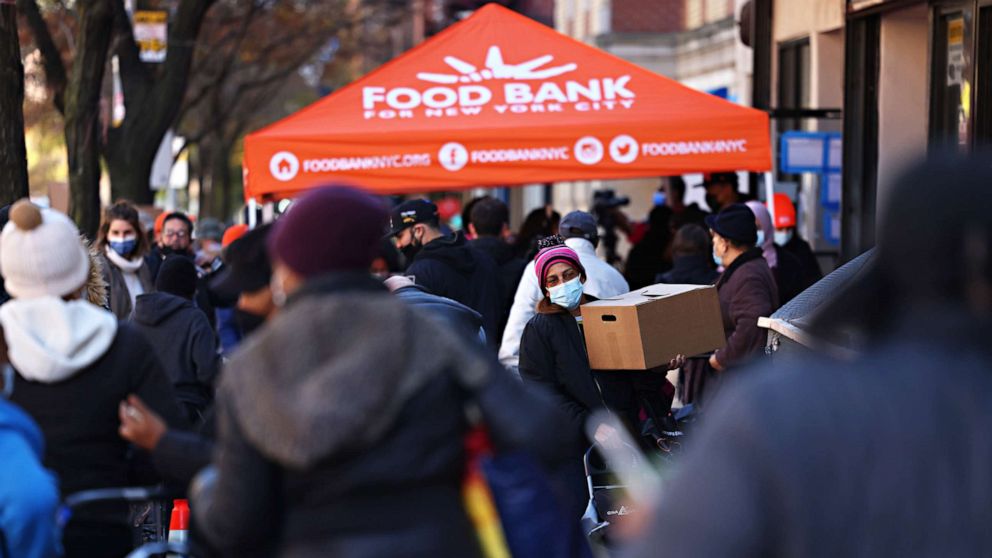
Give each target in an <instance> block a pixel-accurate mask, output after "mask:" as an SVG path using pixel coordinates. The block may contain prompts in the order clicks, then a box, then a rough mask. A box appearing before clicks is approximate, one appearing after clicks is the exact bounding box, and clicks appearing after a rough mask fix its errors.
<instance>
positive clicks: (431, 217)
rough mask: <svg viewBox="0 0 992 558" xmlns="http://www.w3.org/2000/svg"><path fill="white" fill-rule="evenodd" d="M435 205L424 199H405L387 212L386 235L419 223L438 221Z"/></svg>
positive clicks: (394, 234) (395, 233) (396, 233)
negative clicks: (387, 229) (387, 230)
mask: <svg viewBox="0 0 992 558" xmlns="http://www.w3.org/2000/svg"><path fill="white" fill-rule="evenodd" d="M438 219H439V217H438V213H437V206H436V205H434V204H433V203H432V202H430V201H428V200H425V199H416V200H407V201H405V202H403V203H401V204H399V205H397V206H396V207H394V208H393V210H392V212H390V214H389V232H388V233H387V236H396V235H398V234H400V233H401V232H403V231H404V230H405V229H408V228H410V227H412V226H414V225H416V224H419V223H427V222H431V221H435V222H436V221H438Z"/></svg>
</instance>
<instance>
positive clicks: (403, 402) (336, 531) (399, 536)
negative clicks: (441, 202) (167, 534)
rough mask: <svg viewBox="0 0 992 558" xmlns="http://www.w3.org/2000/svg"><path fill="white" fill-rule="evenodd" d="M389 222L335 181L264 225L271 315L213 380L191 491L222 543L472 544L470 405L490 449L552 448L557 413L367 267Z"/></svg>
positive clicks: (385, 551) (431, 547)
mask: <svg viewBox="0 0 992 558" xmlns="http://www.w3.org/2000/svg"><path fill="white" fill-rule="evenodd" d="M386 221H387V211H386V208H385V207H384V206H383V205H382V203H381V201H380V200H378V199H377V198H375V197H374V196H372V195H371V194H369V193H367V192H365V191H362V190H358V189H356V188H351V187H344V186H331V187H322V188H316V189H314V190H311V191H310V192H309V193H307V194H306V195H305V196H303V197H302V198H301V199H299V200H298V201H297V202H296V204H295V205H294V207H293V210H292V211H290V212H289V213H287V214H286V215H285V216H283V217H282V218H281V219H280V220H278V221H276V223H275V225H274V228H273V230H272V233H271V236H270V238H269V241H268V245H269V248H270V254H271V257H272V259H273V276H272V281H271V289H272V297H273V301H274V302H275V303H276V304H277V305H278V306H279V307H280V308H279V314H278V315H277V316H276V317H275V319H274V320H273V321H272V322H271V323H269V324H268V325H267V326H266V327H265V328H264V329H263V330H262V331H260V332H259V333H258V335H256V336H255V337H253V338H252V339H251V340H249V341H248V342H247V343H246V345H245V346H244V348H243V349H242V350H240V351H239V352H238V353H237V354H236V355H235V357H234V358H233V359H232V361H231V364H230V369H231V370H232V371H237V374H236V375H235V374H225V375H223V376H222V378H221V382H220V387H219V389H218V396H217V415H218V432H219V437H218V440H217V448H216V450H215V452H214V456H215V457H214V463H213V465H212V466H211V467H210V468H208V469H207V470H205V471H203V472H202V473H200V474H199V475H198V476H197V478H196V480H194V482H193V488H192V494H191V495H190V496H191V498H190V499H191V505H190V509H191V510H192V514H193V518H194V520H195V524H196V525H197V526H199V528H200V531H201V532H202V534H203V535H204V536H205V537H206V538H207V539H208V540H209V541H210V542H211V543H212V544H213V545H215V546H216V547H217V548H218V550H220V551H221V552H223V553H225V554H226V555H232V556H241V555H243V553H244V551H246V550H250V551H257V550H258V549H263V548H264V549H267V550H269V551H270V552H269V555H276V556H300V557H307V556H314V557H316V556H350V557H356V558H357V557H373V556H392V557H395V558H405V557H420V556H465V557H472V556H478V555H479V547H478V542H477V539H476V536H475V533H474V530H473V529H472V527H471V524H470V522H469V519H468V517H467V516H466V513H465V508H464V505H463V501H462V493H461V483H462V480H463V475H464V469H463V468H464V465H465V461H464V459H465V452H466V449H465V445H464V443H463V441H464V436H465V434H466V432H467V430H468V426H469V425H468V416H467V414H466V404H467V403H471V404H472V405H473V407H475V408H477V409H478V410H479V411H480V412H481V416H482V417H483V421H484V423H485V424H486V425H487V427H488V429H489V433H490V435H491V437H492V440H493V444H494V445H495V446H496V448H497V449H498V450H502V449H505V450H508V451H518V450H526V451H533V452H535V455H536V456H539V457H544V458H545V459H549V460H554V459H557V457H558V455H560V450H559V447H560V443H559V442H558V438H557V429H558V428H559V418H558V413H557V409H555V408H554V407H553V406H550V405H547V404H546V402H545V401H544V400H543V399H535V398H534V396H533V394H531V393H530V392H528V391H526V390H523V389H522V386H520V385H519V384H518V383H516V382H514V381H512V380H511V379H510V378H507V377H506V375H505V374H503V373H502V371H501V370H499V368H498V365H496V363H495V361H494V360H493V359H492V358H491V357H490V356H489V355H488V354H486V352H485V351H482V350H479V349H478V348H477V347H475V346H473V345H472V344H471V343H467V342H466V341H465V340H463V339H462V338H461V336H459V335H457V334H453V333H452V332H450V331H449V330H447V329H446V328H445V327H444V326H443V325H442V324H440V323H438V322H437V321H435V319H434V318H431V317H428V316H426V315H424V314H423V313H422V312H419V311H416V310H415V309H413V308H411V307H410V306H409V305H408V304H406V303H405V302H403V301H402V300H399V299H398V298H397V297H394V296H392V295H390V294H389V292H388V291H387V290H386V288H385V286H384V285H383V284H382V282H380V281H377V280H376V279H374V278H373V277H372V276H371V275H370V274H369V265H370V264H371V263H372V260H373V259H374V258H375V255H376V253H377V251H378V243H379V240H380V239H381V238H382V231H383V229H384V228H385V225H386ZM423 234H424V233H423V231H418V235H417V236H418V239H419V237H420V236H421V235H423ZM317 237H320V238H322V239H323V242H319V243H318V242H312V239H314V238H317ZM342 324H346V327H342Z"/></svg>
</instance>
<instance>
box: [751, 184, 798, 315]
mask: <svg viewBox="0 0 992 558" xmlns="http://www.w3.org/2000/svg"><path fill="white" fill-rule="evenodd" d="M744 205H746V206H747V207H748V209H750V210H751V212H752V213H754V218H755V223H754V224H755V226H756V227H758V241H757V244H756V246H757V247H758V248H761V252H762V255H763V256H764V257H765V261H766V262H768V267H770V268H771V270H772V276H774V277H775V284H776V285H777V286H778V301H779V304H783V305H784V304H785V303H787V302H789V301H790V300H792V299H793V298H795V297H796V295H798V294H799V293H801V292H803V291H805V290H806V289H807V288H808V287H809V286H810V285H811V284H812V283H807V282H806V278H805V277H804V275H803V269H802V264H801V263H800V262H799V259H798V258H796V257H795V256H793V255H792V254H790V253H789V252H788V251H786V250H785V249H784V248H782V247H781V246H778V245H777V244H775V226H774V225H773V224H772V216H771V214H770V213H768V208H767V207H765V204H763V203H761V202H759V201H749V202H747V203H746V204H744Z"/></svg>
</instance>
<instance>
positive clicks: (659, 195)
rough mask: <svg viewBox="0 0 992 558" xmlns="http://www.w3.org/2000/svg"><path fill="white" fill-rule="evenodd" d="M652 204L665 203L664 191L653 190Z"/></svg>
mask: <svg viewBox="0 0 992 558" xmlns="http://www.w3.org/2000/svg"><path fill="white" fill-rule="evenodd" d="M654 205H655V206H659V205H665V193H664V192H655V193H654Z"/></svg>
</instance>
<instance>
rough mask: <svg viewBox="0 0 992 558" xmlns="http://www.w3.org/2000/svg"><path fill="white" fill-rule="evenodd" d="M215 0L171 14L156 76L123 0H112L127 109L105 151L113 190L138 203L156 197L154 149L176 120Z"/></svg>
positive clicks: (189, 3) (187, 2)
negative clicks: (164, 52)
mask: <svg viewBox="0 0 992 558" xmlns="http://www.w3.org/2000/svg"><path fill="white" fill-rule="evenodd" d="M213 2H214V0H181V1H180V2H179V4H178V7H177V8H176V10H175V12H174V14H173V15H172V16H170V18H169V47H168V49H169V50H168V54H167V57H166V60H165V62H164V63H163V64H162V68H161V69H160V70H159V77H158V78H157V79H156V78H155V77H153V76H152V74H151V72H149V70H148V68H147V67H146V66H145V65H144V63H142V62H141V60H140V58H139V56H138V48H137V46H136V45H135V43H134V40H133V35H132V30H131V26H130V24H129V23H126V16H125V15H124V10H123V2H122V1H121V0H113V2H112V3H111V2H108V3H111V4H112V6H113V9H114V10H116V15H117V18H118V19H117V33H118V35H119V40H118V45H119V47H118V48H117V50H116V51H115V53H116V54H117V55H118V57H119V59H120V64H121V80H122V82H123V86H124V102H125V103H126V107H127V113H126V116H125V117H124V123H123V125H122V126H121V127H120V128H117V129H115V130H111V132H110V134H109V135H108V138H107V145H105V146H104V147H105V151H104V155H105V156H106V159H107V166H108V168H109V169H110V182H111V191H112V192H113V195H114V196H115V197H123V198H127V199H130V200H133V201H134V202H136V203H151V202H152V199H153V197H154V194H153V193H152V191H151V188H150V186H149V184H148V182H149V178H150V175H151V171H152V163H153V162H154V160H155V153H156V152H157V151H158V148H159V145H160V144H161V143H162V138H163V137H164V136H165V133H166V131H168V129H169V128H170V127H171V126H172V125H173V124H174V123H175V120H176V116H177V115H178V114H179V108H180V106H181V104H182V101H183V95H184V94H185V92H186V84H187V82H188V80H189V71H190V68H191V66H192V64H193V52H194V48H193V47H194V45H195V43H196V39H197V35H198V34H199V32H200V27H201V25H202V23H203V18H204V16H205V15H206V13H207V10H208V9H209V8H210V6H211V5H212V4H213Z"/></svg>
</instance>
